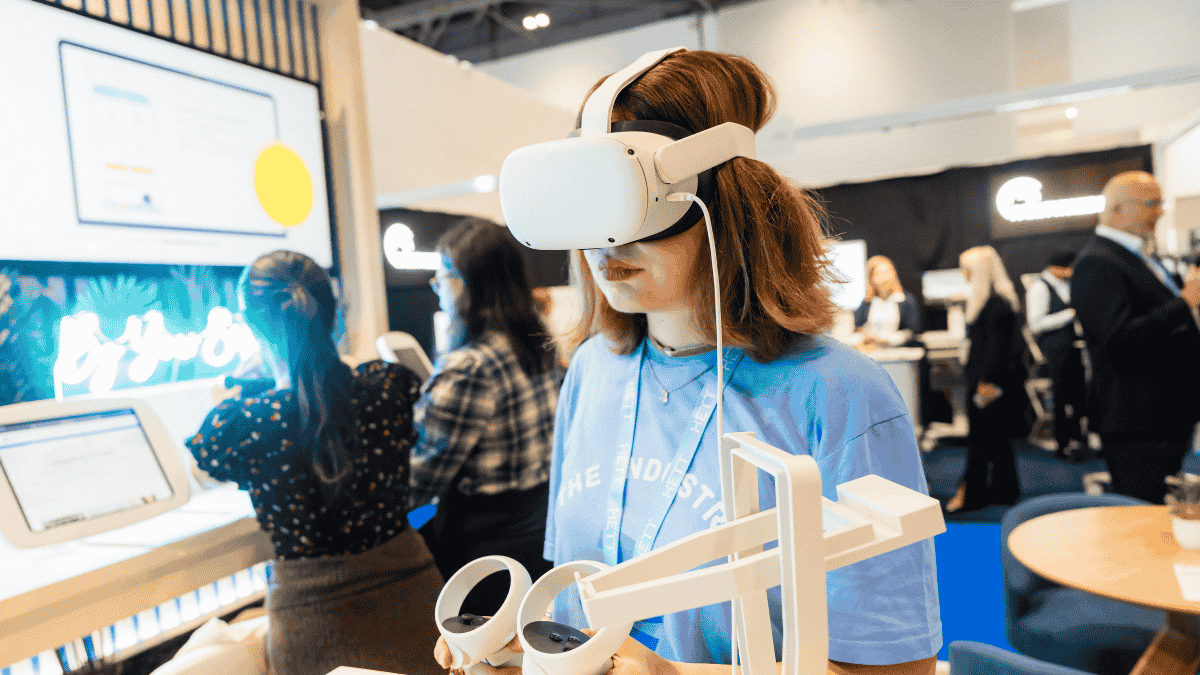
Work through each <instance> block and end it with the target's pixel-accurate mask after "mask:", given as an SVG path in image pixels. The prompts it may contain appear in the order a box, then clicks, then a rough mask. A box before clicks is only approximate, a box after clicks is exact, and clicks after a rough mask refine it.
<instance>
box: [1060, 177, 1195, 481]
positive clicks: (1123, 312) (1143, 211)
mask: <svg viewBox="0 0 1200 675" xmlns="http://www.w3.org/2000/svg"><path fill="white" fill-rule="evenodd" d="M1104 198H1105V205H1104V211H1103V213H1101V214H1100V225H1099V226H1098V227H1097V228H1096V236H1094V237H1092V239H1091V240H1090V241H1088V243H1087V245H1086V246H1085V247H1084V249H1083V251H1082V252H1080V254H1079V259H1078V261H1077V262H1076V263H1075V273H1074V275H1073V276H1072V277H1071V301H1072V304H1073V305H1074V307H1075V317H1076V319H1077V320H1078V321H1079V323H1080V324H1081V325H1082V326H1083V335H1084V339H1085V340H1086V341H1087V346H1088V353H1089V355H1090V357H1091V362H1092V381H1091V386H1090V388H1089V392H1088V412H1089V420H1090V421H1091V425H1090V426H1091V428H1092V430H1094V431H1098V432H1099V433H1100V438H1101V441H1102V442H1103V446H1104V453H1105V461H1106V462H1107V464H1108V470H1109V473H1110V474H1112V488H1113V491H1114V492H1117V493H1120V494H1125V495H1130V496H1133V497H1137V498H1139V499H1144V500H1146V501H1148V502H1152V503H1155V504H1162V503H1163V495H1164V494H1165V493H1166V491H1167V487H1166V485H1164V483H1163V479H1164V478H1166V477H1167V476H1168V475H1171V474H1174V473H1178V472H1179V470H1180V468H1181V466H1182V464H1183V458H1184V456H1185V455H1186V454H1187V451H1188V447H1189V445H1190V441H1191V436H1192V429H1193V427H1194V426H1195V424H1196V422H1197V421H1198V420H1200V388H1198V387H1197V386H1196V383H1197V381H1198V380H1200V330H1198V329H1197V323H1196V316H1195V314H1194V312H1195V311H1196V307H1197V306H1200V279H1198V278H1196V275H1194V274H1189V278H1188V279H1187V280H1186V283H1185V284H1184V285H1183V287H1182V288H1180V287H1179V285H1178V284H1177V283H1176V282H1175V281H1174V280H1173V279H1171V277H1170V274H1169V273H1168V271H1167V270H1166V269H1164V268H1163V267H1162V266H1161V265H1160V264H1158V263H1157V262H1155V261H1154V259H1153V258H1152V257H1151V256H1150V255H1149V254H1148V246H1147V243H1148V242H1153V240H1154V228H1155V225H1156V224H1157V223H1158V219H1159V218H1160V217H1161V216H1162V214H1163V209H1162V190H1161V189H1160V188H1159V186H1158V183H1157V181H1155V180H1154V177H1153V176H1151V175H1150V174H1148V173H1145V172H1141V171H1133V172H1127V173H1123V174H1120V175H1118V176H1116V177H1114V178H1113V179H1112V180H1110V181H1109V182H1108V184H1107V185H1106V186H1105V188H1104ZM1193 271H1195V270H1193Z"/></svg>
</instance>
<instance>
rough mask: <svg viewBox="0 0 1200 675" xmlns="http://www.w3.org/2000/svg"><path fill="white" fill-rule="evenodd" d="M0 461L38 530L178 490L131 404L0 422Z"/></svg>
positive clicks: (157, 498) (28, 518) (122, 508)
mask: <svg viewBox="0 0 1200 675" xmlns="http://www.w3.org/2000/svg"><path fill="white" fill-rule="evenodd" d="M0 469H3V472H4V475H5V477H6V478H7V479H8V482H9V484H10V485H11V486H12V490H13V493H14V494H15V495H16V497H17V502H18V504H19V505H20V508H21V512H22V513H23V514H24V516H25V519H26V521H28V523H29V529H30V531H32V532H44V531H46V530H50V529H53V528H55V527H61V526H63V525H68V524H71V523H77V522H81V521H84V520H89V519H92V518H96V517H99V516H103V515H107V514H110V513H117V512H120V511H126V510H128V509H131V508H136V507H138V506H142V505H144V504H149V503H153V502H156V501H162V500H166V499H169V498H170V497H171V496H172V494H173V493H172V491H171V486H170V484H169V483H168V482H167V478H166V476H165V475H164V473H163V470H162V467H161V466H159V464H158V460H157V459H156V458H155V457H154V452H153V451H152V450H151V449H150V443H149V441H148V440H147V439H146V434H145V432H143V431H142V427H141V425H140V424H139V423H138V419H137V416H136V415H135V414H134V413H133V411H132V410H127V411H118V412H107V413H99V414H94V415H81V416H78V417H69V418H64V419H54V420H46V421H40V422H30V423H26V424H14V425H8V426H0Z"/></svg>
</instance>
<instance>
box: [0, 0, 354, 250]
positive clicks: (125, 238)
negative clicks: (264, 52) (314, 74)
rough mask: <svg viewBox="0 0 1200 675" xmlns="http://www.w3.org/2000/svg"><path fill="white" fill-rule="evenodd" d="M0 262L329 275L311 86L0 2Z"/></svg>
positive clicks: (321, 159)
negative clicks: (298, 263)
mask: <svg viewBox="0 0 1200 675" xmlns="http://www.w3.org/2000/svg"><path fill="white" fill-rule="evenodd" d="M0 63H5V64H16V65H14V66H13V67H9V68H0V149H2V152H0V204H4V216H3V229H4V233H3V236H2V237H0V238H2V240H3V246H2V247H0V260H17V261H27V260H28V261H55V262H59V261H61V262H98V263H143V264H162V265H223V266H231V267H240V266H243V265H247V264H249V263H250V262H252V261H253V260H254V259H255V258H257V257H258V256H260V255H262V254H264V253H268V252H270V251H274V250H277V249H286V250H292V251H298V252H300V253H303V254H305V255H307V256H309V257H311V258H313V259H314V260H316V261H317V262H318V263H320V264H321V265H322V266H324V267H332V266H333V232H332V229H331V214H330V208H329V199H328V196H329V188H328V181H327V179H326V168H325V147H324V141H323V137H322V128H321V106H320V91H319V90H318V88H317V86H316V85H315V84H313V83H311V82H306V81H303V80H300V79H296V78H292V77H287V76H284V75H280V74H278V73H274V72H270V71H267V70H263V69H260V68H256V67H254V66H250V65H247V64H244V63H239V62H237V61H234V60H231V59H226V58H222V57H220V56H217V55H214V54H209V53H206V52H204V51H201V50H198V49H193V48H190V47H186V46H183V45H180V44H174V43H172V42H169V41H167V40H163V39H160V38H157V37H152V36H149V35H144V34H141V33H138V32H137V31H132V30H129V29H126V28H122V27H120V26H115V25H110V24H106V23H104V22H102V21H97V20H95V19H94V18H91V17H88V16H80V15H77V14H74V13H72V12H67V11H63V10H62V9H60V8H57V7H51V6H47V5H43V4H41V3H36V2H28V0H0Z"/></svg>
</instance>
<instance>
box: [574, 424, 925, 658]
mask: <svg viewBox="0 0 1200 675" xmlns="http://www.w3.org/2000/svg"><path fill="white" fill-rule="evenodd" d="M721 454H722V458H721V459H722V460H726V457H729V460H728V462H729V464H727V465H726V466H728V467H729V469H728V470H724V469H725V466H723V467H722V469H723V471H722V482H723V483H724V485H723V488H724V491H725V494H726V495H732V498H731V499H729V500H727V501H726V509H727V511H729V512H730V515H731V516H732V517H731V518H730V520H729V522H727V523H725V524H724V525H721V526H719V527H715V528H712V529H710V530H706V531H704V532H698V533H696V534H693V535H690V536H688V537H685V538H683V539H680V540H678V541H676V542H673V543H671V544H669V545H667V546H664V547H662V548H660V549H657V550H654V551H651V552H649V553H646V554H644V555H641V556H639V557H637V558H633V559H631V560H628V561H626V562H624V563H621V564H620V565H617V566H615V567H612V568H610V569H608V570H606V571H601V572H598V573H596V574H594V575H592V576H590V577H587V578H586V579H582V580H581V581H580V582H579V583H578V586H579V596H580V600H581V601H582V603H583V610H584V613H585V614H586V616H587V619H588V623H589V624H590V625H592V626H612V625H624V624H626V623H629V622H633V621H638V620H641V619H649V618H652V617H656V616H661V615H664V614H669V613H672V612H679V611H683V610H687V609H692V608H695V607H703V606H705V605H711V604H714V603H719V602H728V601H732V603H733V620H734V627H735V629H736V634H737V645H738V651H739V653H740V655H741V663H742V664H743V671H742V672H743V673H745V674H746V675H774V674H775V673H776V672H777V671H776V666H775V650H774V645H773V643H772V640H771V624H770V616H769V614H768V611H767V595H766V591H767V589H769V588H771V587H774V586H780V587H781V597H782V600H783V608H782V609H783V635H784V644H783V673H784V675H799V674H800V673H806V674H807V673H823V672H825V670H826V668H827V661H828V657H829V619H828V607H827V605H826V603H827V599H826V592H825V573H826V572H828V571H829V570H834V569H837V568H839V567H842V566H845V565H849V564H852V563H856V562H860V561H862V560H866V559H867V558H871V557H874V556H877V555H880V554H882V553H887V552H888V551H893V550H895V549H898V548H901V547H904V546H907V545H909V544H912V543H915V542H918V541H921V540H922V539H927V538H929V537H932V536H934V535H937V534H940V533H942V532H945V531H946V524H945V521H944V520H943V518H942V512H941V508H940V506H939V505H938V501H937V500H936V499H933V498H931V497H928V496H926V495H923V494H921V493H919V492H916V491H914V490H910V489H908V488H906V487H904V486H901V485H897V484H896V483H893V482H891V481H889V480H886V479H883V478H880V477H879V476H875V475H869V476H863V477H862V478H858V479H856V480H852V481H850V482H847V483H843V484H842V485H839V486H838V487H837V492H838V501H836V502H834V501H830V500H829V499H826V498H824V497H823V496H822V495H821V473H820V471H819V470H818V468H817V464H816V461H814V460H813V458H812V457H809V456H808V455H792V454H790V453H787V452H784V451H782V450H780V449H778V448H775V447H773V446H771V445H768V444H766V443H764V442H762V441H759V440H757V439H755V438H754V435H753V434H751V433H730V434H726V435H725V438H724V439H723V442H722V453H721ZM722 464H725V461H723V462H722ZM759 470H762V471H765V472H767V473H768V474H770V475H771V476H772V477H773V478H774V479H775V493H776V496H777V499H776V504H777V506H776V507H775V508H772V509H768V510H766V511H762V512H759V510H758V504H759V501H758V471H759ZM775 540H778V542H779V546H778V547H777V548H774V549H771V550H767V551H764V550H763V545H764V544H766V543H768V542H771V541H775ZM822 540H823V542H824V545H823V546H822V545H820V544H818V542H821V541H822ZM731 553H732V555H730V554H731ZM726 556H729V562H726V563H725V564H722V565H715V566H712V567H706V568H704V569H700V570H694V571H690V572H689V571H688V570H692V569H693V568H695V567H697V566H699V565H702V564H705V563H708V562H711V561H713V560H717V559H719V558H723V557H726ZM560 672H562V673H564V675H566V671H560ZM581 672H582V671H581Z"/></svg>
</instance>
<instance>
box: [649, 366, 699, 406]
mask: <svg viewBox="0 0 1200 675" xmlns="http://www.w3.org/2000/svg"><path fill="white" fill-rule="evenodd" d="M646 364H647V365H648V366H650V375H651V376H652V377H654V381H655V382H657V383H658V388H659V389H661V390H662V398H660V399H658V400H660V401H662V402H663V405H666V404H667V401H669V400H670V399H671V392H672V391H679V390H680V389H683V388H684V387H686V386H688V385H689V384H691V383H693V382H695V381H696V380H698V379H700V376H701V375H703V374H705V373H707V372H708V371H710V370H712V369H713V366H709V367H707V368H705V369H704V370H702V371H700V372H699V373H697V374H696V376H695V377H693V378H692V379H690V380H688V381H687V382H684V383H683V384H681V385H679V386H678V387H675V388H674V389H670V390H668V389H667V388H666V387H664V386H663V383H662V381H661V380H659V379H658V373H655V372H654V361H652V360H649V359H647V361H646ZM714 365H715V364H714Z"/></svg>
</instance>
